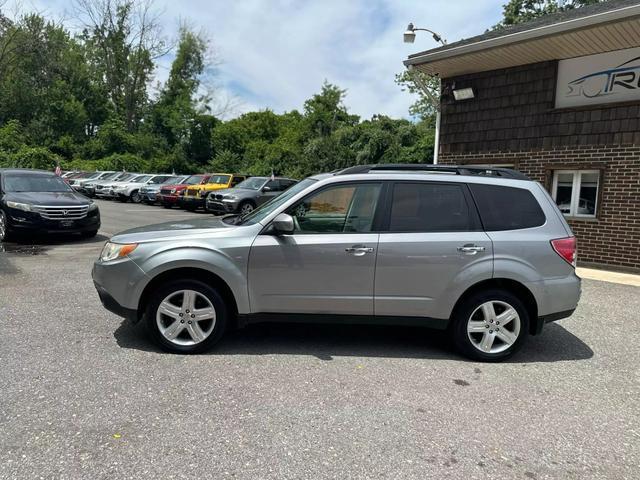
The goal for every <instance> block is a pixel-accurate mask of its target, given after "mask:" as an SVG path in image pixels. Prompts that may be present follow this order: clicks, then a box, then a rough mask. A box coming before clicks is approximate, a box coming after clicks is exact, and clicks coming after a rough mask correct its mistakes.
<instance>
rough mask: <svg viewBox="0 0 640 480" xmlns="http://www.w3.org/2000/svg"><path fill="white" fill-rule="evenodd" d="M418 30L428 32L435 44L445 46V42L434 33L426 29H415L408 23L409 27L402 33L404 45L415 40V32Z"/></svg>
mask: <svg viewBox="0 0 640 480" xmlns="http://www.w3.org/2000/svg"><path fill="white" fill-rule="evenodd" d="M418 30H421V31H423V32H429V33H430V34H431V35H432V36H433V39H434V40H435V41H436V42H438V43H441V44H442V45H446V44H447V41H446V40H443V39H442V37H441V36H440V35H438V34H437V33H436V32H434V31H432V30H429V29H428V28H416V27H414V26H413V23H410V24H409V25H407V31H406V32H404V43H413V42H414V40H415V39H416V32H417V31H418Z"/></svg>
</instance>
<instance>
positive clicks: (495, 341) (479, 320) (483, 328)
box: [467, 300, 521, 353]
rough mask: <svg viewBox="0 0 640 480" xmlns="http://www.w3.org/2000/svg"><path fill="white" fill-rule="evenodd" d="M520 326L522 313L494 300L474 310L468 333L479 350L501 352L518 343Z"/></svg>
mask: <svg viewBox="0 0 640 480" xmlns="http://www.w3.org/2000/svg"><path fill="white" fill-rule="evenodd" d="M520 327H521V322H520V315H518V312H517V311H516V309H515V308H514V307H513V306H511V305H509V304H508V303H506V302H503V301H500V300H492V301H489V302H485V303H483V304H482V305H480V306H479V307H478V308H476V309H475V310H474V311H473V313H472V314H471V316H470V317H469V320H468V321H467V335H468V337H469V340H470V341H471V344H472V345H473V346H474V347H475V348H476V349H478V350H479V351H481V352H483V353H500V352H504V351H505V350H507V349H509V348H510V347H511V346H512V345H513V344H515V343H516V341H517V340H518V337H519V336H520Z"/></svg>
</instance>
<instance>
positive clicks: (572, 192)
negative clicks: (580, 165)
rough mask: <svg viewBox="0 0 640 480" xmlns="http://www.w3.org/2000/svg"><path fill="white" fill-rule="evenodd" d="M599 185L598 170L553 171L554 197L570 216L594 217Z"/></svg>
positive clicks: (563, 211)
mask: <svg viewBox="0 0 640 480" xmlns="http://www.w3.org/2000/svg"><path fill="white" fill-rule="evenodd" d="M599 187H600V172H599V171H598V170H556V171H555V172H554V173H553V190H552V192H553V199H554V200H555V201H556V204H557V205H558V208H559V209H560V211H561V212H562V213H563V214H564V215H566V216H568V217H586V218H594V217H595V216H596V208H597V207H598V189H599Z"/></svg>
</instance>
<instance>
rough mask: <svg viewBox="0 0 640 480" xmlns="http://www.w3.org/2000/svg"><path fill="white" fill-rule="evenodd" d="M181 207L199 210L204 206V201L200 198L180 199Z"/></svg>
mask: <svg viewBox="0 0 640 480" xmlns="http://www.w3.org/2000/svg"><path fill="white" fill-rule="evenodd" d="M181 203H182V206H183V207H185V208H201V207H204V206H205V199H204V198H201V197H188V196H186V195H184V196H183V197H182V202H181Z"/></svg>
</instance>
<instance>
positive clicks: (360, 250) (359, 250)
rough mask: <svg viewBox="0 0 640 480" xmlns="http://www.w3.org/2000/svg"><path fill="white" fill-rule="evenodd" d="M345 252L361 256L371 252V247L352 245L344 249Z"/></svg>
mask: <svg viewBox="0 0 640 480" xmlns="http://www.w3.org/2000/svg"><path fill="white" fill-rule="evenodd" d="M344 251H345V252H347V253H353V254H354V255H357V256H362V255H364V254H366V253H373V247H365V246H364V245H354V246H353V247H348V248H345V249H344Z"/></svg>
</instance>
